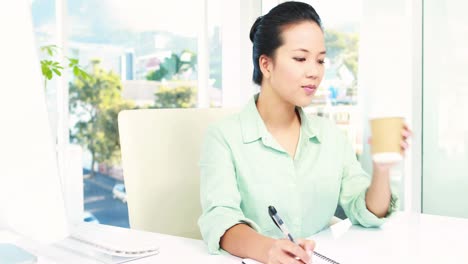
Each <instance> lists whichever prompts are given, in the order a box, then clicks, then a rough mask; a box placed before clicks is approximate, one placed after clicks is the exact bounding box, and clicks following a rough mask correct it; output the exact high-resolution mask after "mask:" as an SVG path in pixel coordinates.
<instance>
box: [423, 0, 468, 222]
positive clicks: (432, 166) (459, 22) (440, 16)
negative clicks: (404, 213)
mask: <svg viewBox="0 0 468 264" xmlns="http://www.w3.org/2000/svg"><path fill="white" fill-rule="evenodd" d="M467 8H468V4H467V3H466V2H463V1H452V0H448V1H434V0H426V1H424V10H423V12H424V21H423V23H424V39H423V45H424V53H423V58H424V60H423V84H424V87H423V88H424V90H423V98H422V100H423V133H424V137H423V145H422V147H423V148H422V149H423V166H422V170H423V183H422V212H423V213H429V214H437V215H446V216H453V217H464V218H468V205H467V203H466V201H467V198H468V196H467V194H466V190H467V186H468V174H467V171H468V162H467V161H468V121H467V120H468V119H467V118H466V114H467V113H468V106H467V104H466V102H467V100H468V89H467V86H468V81H467V80H466V78H465V77H464V76H465V72H466V68H467V67H468V53H467V52H466V47H467V45H468V37H467V36H468V28H467V26H466V25H467V23H468V18H467V17H466V14H465V12H464V10H466V9H467Z"/></svg>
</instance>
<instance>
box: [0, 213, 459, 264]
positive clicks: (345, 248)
mask: <svg viewBox="0 0 468 264" xmlns="http://www.w3.org/2000/svg"><path fill="white" fill-rule="evenodd" d="M141 238H142V239H148V238H151V239H155V240H157V241H160V245H161V248H160V253H159V254H158V255H155V256H152V257H148V258H143V259H140V260H136V261H132V262H131V263H132V264H133V263H135V264H149V263H228V264H229V263H232V264H234V263H235V264H240V259H239V258H236V257H233V256H224V255H223V256H219V255H209V254H208V253H207V249H206V246H205V244H204V243H203V242H202V241H199V240H194V239H187V238H181V237H174V236H168V235H162V234H150V233H145V234H144V236H143V237H142V236H141V235H140V236H139V237H135V239H141ZM312 238H313V239H315V240H316V242H317V251H318V252H320V253H323V254H325V255H328V256H329V257H332V258H335V259H336V260H338V261H340V263H345V264H354V263H356V264H357V263H359V264H365V263H392V264H393V263H452V262H453V263H468V219H457V218H450V217H441V216H432V215H425V214H408V213H398V214H397V215H395V217H393V218H392V219H390V220H389V221H388V222H387V223H386V224H384V225H383V226H382V227H381V228H374V229H366V228H362V227H359V226H352V227H350V228H349V229H348V230H347V231H346V232H344V233H342V234H341V235H339V236H338V237H336V236H334V235H333V233H332V232H331V231H330V230H329V229H327V230H325V231H323V232H321V233H319V234H316V235H314V236H312ZM5 241H11V242H16V243H17V244H18V245H20V246H23V247H25V248H27V249H29V250H31V251H33V253H36V254H37V255H40V256H41V257H40V258H39V259H40V261H39V264H51V263H54V264H55V263H67V264H74V263H76V264H78V263H79V264H88V263H89V264H96V263H99V262H96V261H92V260H88V259H85V258H83V257H80V256H76V255H74V254H70V253H69V252H66V251H64V250H61V249H57V248H54V247H50V246H44V245H38V244H37V243H33V242H31V241H27V240H24V239H21V238H20V237H18V236H15V235H13V234H11V233H10V232H7V231H4V232H0V242H5Z"/></svg>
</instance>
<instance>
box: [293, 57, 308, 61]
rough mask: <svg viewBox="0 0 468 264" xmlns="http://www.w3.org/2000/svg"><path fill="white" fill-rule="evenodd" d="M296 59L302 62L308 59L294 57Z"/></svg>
mask: <svg viewBox="0 0 468 264" xmlns="http://www.w3.org/2000/svg"><path fill="white" fill-rule="evenodd" d="M294 60H296V61H300V62H302V61H305V60H306V59H305V58H294Z"/></svg>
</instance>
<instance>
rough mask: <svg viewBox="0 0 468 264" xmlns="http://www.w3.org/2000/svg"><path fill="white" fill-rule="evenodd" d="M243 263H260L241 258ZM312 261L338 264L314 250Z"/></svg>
mask: <svg viewBox="0 0 468 264" xmlns="http://www.w3.org/2000/svg"><path fill="white" fill-rule="evenodd" d="M242 263H243V264H260V262H258V261H255V260H253V259H243V260H242ZM312 263H313V264H340V263H339V262H337V261H335V260H333V259H331V258H329V257H326V256H324V255H322V254H320V253H318V252H316V251H314V256H313V257H312Z"/></svg>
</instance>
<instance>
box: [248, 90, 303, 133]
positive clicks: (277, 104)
mask: <svg viewBox="0 0 468 264" xmlns="http://www.w3.org/2000/svg"><path fill="white" fill-rule="evenodd" d="M257 109H258V112H259V114H260V116H261V118H262V120H263V122H265V125H266V126H267V128H269V129H272V130H278V129H279V130H281V129H287V128H289V127H291V125H294V124H295V123H296V122H299V123H300V119H299V116H298V114H297V113H296V106H295V105H292V104H290V103H288V102H286V101H284V100H283V99H282V98H281V97H280V96H278V95H277V94H276V93H275V92H274V91H273V89H271V88H269V89H268V88H267V87H262V89H261V92H260V94H259V96H258V100H257Z"/></svg>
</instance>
